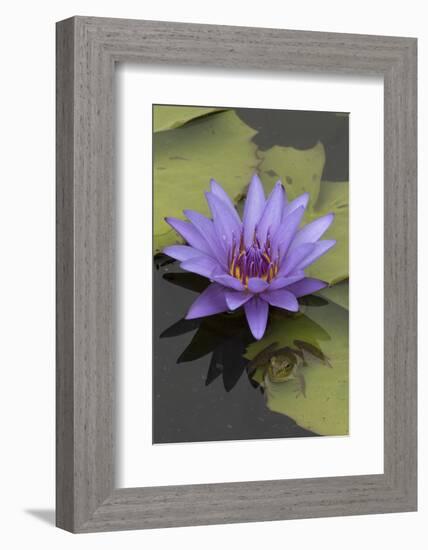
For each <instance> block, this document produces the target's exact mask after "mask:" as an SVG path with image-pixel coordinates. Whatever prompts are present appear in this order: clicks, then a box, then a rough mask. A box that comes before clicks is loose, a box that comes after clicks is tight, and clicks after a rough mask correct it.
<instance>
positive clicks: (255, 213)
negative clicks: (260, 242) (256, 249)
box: [243, 174, 266, 246]
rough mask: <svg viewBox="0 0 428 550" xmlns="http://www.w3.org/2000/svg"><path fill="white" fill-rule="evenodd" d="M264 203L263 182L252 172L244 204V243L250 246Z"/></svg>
mask: <svg viewBox="0 0 428 550" xmlns="http://www.w3.org/2000/svg"><path fill="white" fill-rule="evenodd" d="M265 205H266V199H265V192H264V190H263V184H262V182H261V181H260V178H259V176H258V175H257V174H254V175H253V177H252V179H251V182H250V185H249V187H248V193H247V198H246V200H245V206H244V215H243V221H244V243H245V246H251V244H252V242H253V239H254V231H255V229H256V225H257V224H258V222H259V221H260V218H261V217H262V214H263V210H264V208H265Z"/></svg>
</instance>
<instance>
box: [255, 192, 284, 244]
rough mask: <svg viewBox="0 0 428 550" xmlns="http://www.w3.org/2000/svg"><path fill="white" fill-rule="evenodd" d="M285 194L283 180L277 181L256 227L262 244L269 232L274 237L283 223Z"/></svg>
mask: <svg viewBox="0 0 428 550" xmlns="http://www.w3.org/2000/svg"><path fill="white" fill-rule="evenodd" d="M284 195H285V193H284V187H283V186H282V184H281V182H277V183H276V184H275V187H274V188H273V189H272V192H271V194H270V195H269V198H268V200H267V202H266V206H265V208H264V210H263V214H262V217H261V218H260V221H259V223H258V224H257V227H256V234H257V238H258V239H259V241H260V243H261V244H262V245H263V243H265V242H266V237H267V235H268V233H269V234H270V235H271V237H272V236H273V235H274V234H275V233H276V231H277V229H278V227H279V224H280V223H281V219H282V212H283V210H284Z"/></svg>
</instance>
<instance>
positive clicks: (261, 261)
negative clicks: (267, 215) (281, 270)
mask: <svg viewBox="0 0 428 550" xmlns="http://www.w3.org/2000/svg"><path fill="white" fill-rule="evenodd" d="M229 273H230V274H231V275H232V276H233V277H235V278H236V279H239V280H240V281H241V282H242V283H243V284H244V285H245V286H247V285H248V279H249V278H250V277H258V278H259V279H263V280H264V281H267V282H268V283H269V282H270V281H271V280H272V279H273V278H274V277H275V275H276V274H277V273H278V263H277V262H274V261H273V260H272V252H271V246H270V240H269V237H268V238H267V240H266V243H265V244H264V246H261V245H260V242H259V240H258V239H257V238H256V236H254V240H253V243H252V244H251V245H250V246H249V247H246V246H245V245H244V239H243V236H241V240H240V243H239V246H236V244H235V243H234V244H233V246H232V250H231V252H230V254H229Z"/></svg>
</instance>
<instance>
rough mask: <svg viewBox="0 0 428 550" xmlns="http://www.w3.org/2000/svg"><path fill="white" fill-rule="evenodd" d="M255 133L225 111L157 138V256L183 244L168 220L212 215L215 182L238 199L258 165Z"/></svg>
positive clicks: (192, 122)
mask: <svg viewBox="0 0 428 550" xmlns="http://www.w3.org/2000/svg"><path fill="white" fill-rule="evenodd" d="M255 133H256V132H255V131H254V130H253V129H251V128H249V127H248V126H246V125H245V124H244V123H243V122H242V121H241V120H240V119H239V117H238V116H237V115H236V114H235V112H234V111H223V112H218V113H214V114H212V115H211V116H208V117H200V118H196V119H194V120H192V121H191V122H189V123H188V124H186V125H185V126H182V127H181V128H178V129H175V130H168V131H165V132H158V133H155V134H154V136H153V151H154V170H153V172H154V212H153V226H154V230H153V232H154V252H156V251H158V250H160V249H161V248H162V247H164V246H166V245H168V244H172V243H174V242H178V241H179V237H178V236H177V234H176V233H175V231H172V230H171V229H170V227H169V225H168V224H167V223H166V222H165V220H164V218H165V216H172V217H177V218H184V215H183V210H184V209H191V210H197V211H198V212H201V213H202V214H205V215H208V214H209V210H208V205H207V203H206V200H205V195H204V191H206V190H208V188H209V182H210V179H211V178H214V179H216V180H217V181H218V182H219V183H221V185H222V186H223V188H224V189H225V191H226V192H227V193H228V194H229V196H230V197H232V199H235V198H236V197H237V196H238V195H239V193H240V192H241V191H242V189H243V188H244V186H245V185H246V184H247V183H248V182H249V181H250V179H251V175H252V174H253V172H254V171H255V169H256V166H257V163H258V159H257V157H256V145H254V143H252V141H251V138H252V137H253V136H254V134H255Z"/></svg>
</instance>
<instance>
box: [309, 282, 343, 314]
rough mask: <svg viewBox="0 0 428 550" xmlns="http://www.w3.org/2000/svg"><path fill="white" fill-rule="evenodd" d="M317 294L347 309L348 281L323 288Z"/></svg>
mask: <svg viewBox="0 0 428 550" xmlns="http://www.w3.org/2000/svg"><path fill="white" fill-rule="evenodd" d="M317 294H319V295H320V296H322V297H323V298H327V300H329V301H330V302H334V303H335V304H337V305H339V306H341V307H343V308H344V309H347V310H349V281H342V282H341V283H338V284H337V285H333V286H330V287H327V288H323V289H322V290H319V291H318V293H317Z"/></svg>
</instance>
